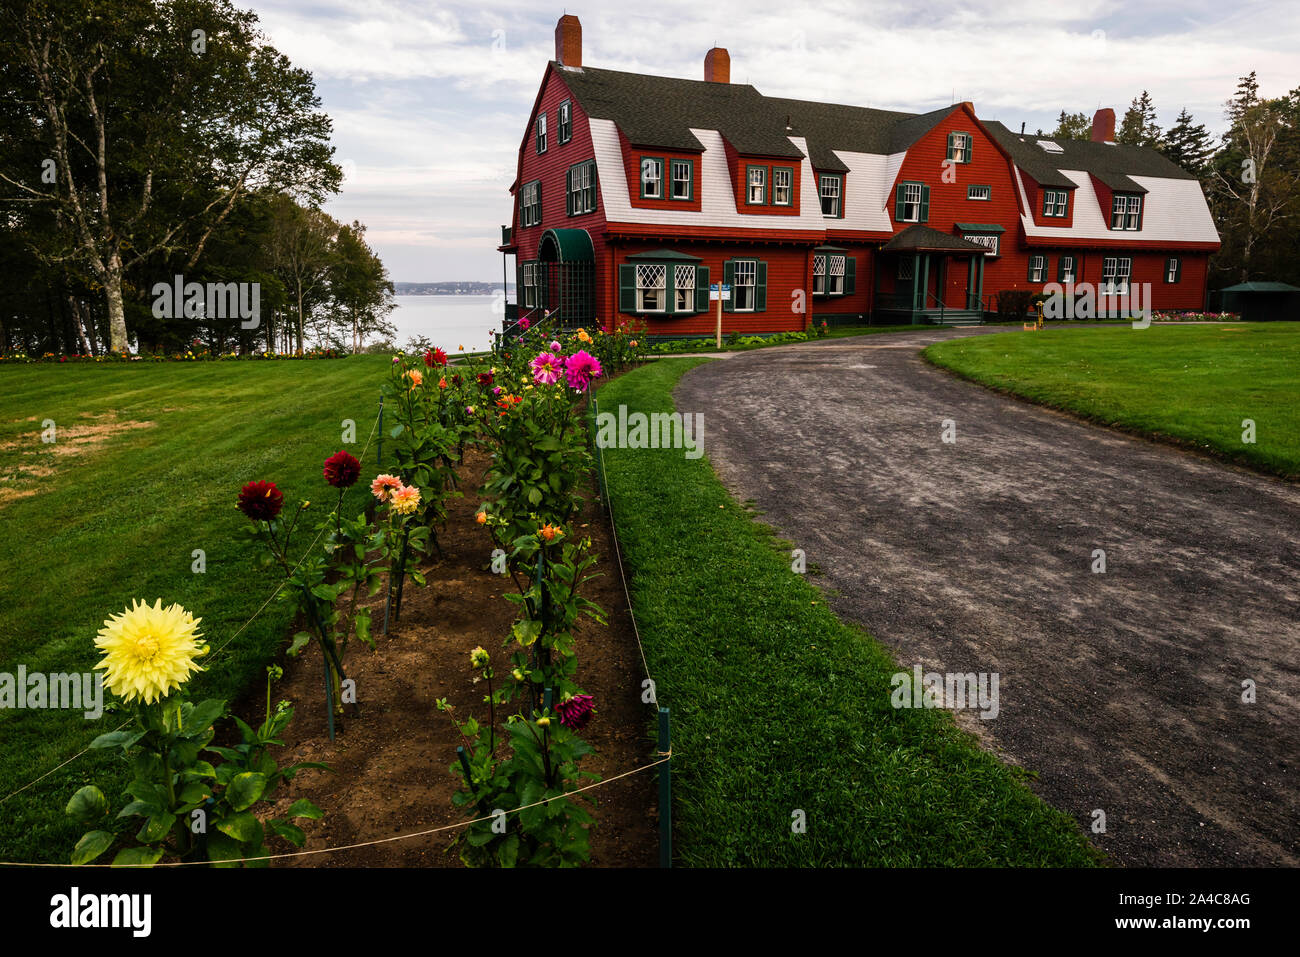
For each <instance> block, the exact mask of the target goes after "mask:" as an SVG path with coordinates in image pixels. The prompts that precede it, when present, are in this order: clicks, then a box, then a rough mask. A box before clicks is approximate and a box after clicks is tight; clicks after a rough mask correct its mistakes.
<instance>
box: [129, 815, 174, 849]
mask: <svg viewBox="0 0 1300 957" xmlns="http://www.w3.org/2000/svg"><path fill="white" fill-rule="evenodd" d="M175 823H176V815H175V814H172V813H171V812H170V811H164V812H163V813H161V814H155V815H153V816H152V817H151V818H149V820H147V821H145V822H144V826H143V827H141V828H140V832H139V833H138V834H136V836H135V839H136V840H137V841H139V842H140V843H141V844H157V843H158V842H159V841H161V840H162V839H163V838H164V837H166V836H167V832H169V831H170V830H171V829H172V825H174V824H175Z"/></svg>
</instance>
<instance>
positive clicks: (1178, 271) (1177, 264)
mask: <svg viewBox="0 0 1300 957" xmlns="http://www.w3.org/2000/svg"><path fill="white" fill-rule="evenodd" d="M1182 278H1183V261H1182V260H1181V259H1175V260H1174V282H1179V281H1180V280H1181V279H1182Z"/></svg>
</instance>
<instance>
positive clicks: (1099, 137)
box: [1092, 107, 1115, 143]
mask: <svg viewBox="0 0 1300 957" xmlns="http://www.w3.org/2000/svg"><path fill="white" fill-rule="evenodd" d="M1092 141H1093V142H1094V143H1114V142H1115V111H1114V110H1112V109H1111V108H1110V107H1106V108H1105V109H1102V110H1098V111H1097V112H1096V113H1094V114H1092Z"/></svg>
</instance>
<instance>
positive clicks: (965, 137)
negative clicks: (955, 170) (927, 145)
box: [948, 133, 970, 163]
mask: <svg viewBox="0 0 1300 957" xmlns="http://www.w3.org/2000/svg"><path fill="white" fill-rule="evenodd" d="M948 159H950V160H953V161H955V162H957V163H969V162H970V134H969V133H949V134H948Z"/></svg>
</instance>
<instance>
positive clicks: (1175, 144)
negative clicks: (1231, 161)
mask: <svg viewBox="0 0 1300 957" xmlns="http://www.w3.org/2000/svg"><path fill="white" fill-rule="evenodd" d="M1160 150H1161V152H1163V153H1164V154H1165V155H1166V156H1168V157H1169V158H1170V159H1171V160H1173V161H1174V162H1175V163H1177V164H1178V165H1179V166H1181V167H1182V168H1183V169H1185V170H1187V172H1189V173H1191V174H1192V175H1193V176H1196V177H1197V178H1200V177H1202V176H1203V175H1204V174H1205V172H1206V167H1207V164H1208V162H1209V159H1210V156H1211V155H1212V154H1213V153H1214V144H1213V142H1212V138H1211V136H1210V134H1209V133H1208V132H1207V131H1206V129H1205V124H1204V123H1197V124H1196V125H1195V126H1193V125H1192V115H1191V114H1190V113H1188V112H1187V109H1186V107H1184V108H1183V110H1182V111H1181V112H1180V113H1179V114H1178V119H1177V120H1176V121H1175V122H1174V125H1173V126H1171V127H1169V129H1168V131H1167V132H1166V133H1165V135H1164V140H1163V142H1162V143H1161V145H1160Z"/></svg>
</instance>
